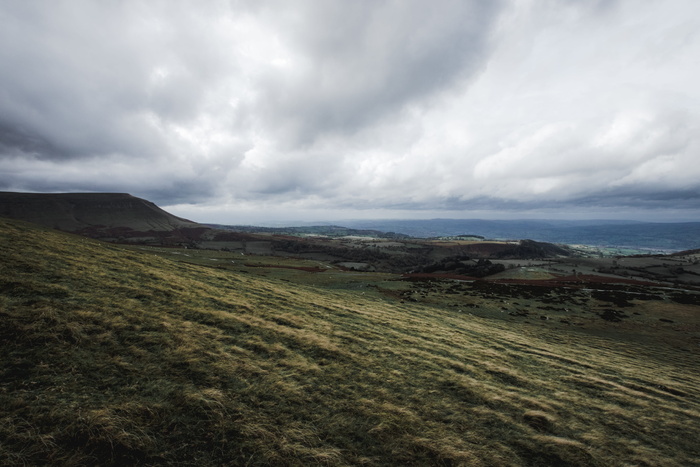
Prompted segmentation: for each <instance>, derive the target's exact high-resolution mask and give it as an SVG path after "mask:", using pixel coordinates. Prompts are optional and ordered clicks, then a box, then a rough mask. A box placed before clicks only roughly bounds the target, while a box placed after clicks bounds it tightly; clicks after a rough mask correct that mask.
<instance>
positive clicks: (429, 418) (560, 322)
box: [0, 218, 700, 467]
mask: <svg viewBox="0 0 700 467" xmlns="http://www.w3.org/2000/svg"><path fill="white" fill-rule="evenodd" d="M135 224H138V222H136V223H135ZM135 224H134V225H135ZM197 228H198V229H199V227H197ZM208 229H211V228H208ZM92 232H93V233H94V232H95V230H93V231H92ZM170 232H172V231H170ZM198 232H200V233H203V234H205V235H199V236H197V237H190V238H189V239H186V240H184V241H180V242H177V241H174V238H175V237H170V239H168V240H167V241H164V239H166V237H159V236H158V234H153V235H151V237H150V238H145V237H141V238H139V239H138V240H133V238H136V237H132V239H131V240H128V241H124V239H122V240H121V241H115V240H118V239H112V240H113V241H111V242H105V241H104V240H97V239H93V238H88V237H86V236H81V235H76V234H74V233H67V232H60V231H57V230H54V229H51V228H49V227H46V226H40V225H37V224H32V223H28V222H24V221H22V220H13V219H2V218H0V322H1V323H2V326H0V355H2V357H1V358H2V360H1V361H0V439H2V440H3V441H2V443H1V444H0V463H2V464H5V465H47V464H53V465H86V466H87V465H137V464H143V465H338V466H340V465H374V466H386V465H464V466H493V465H516V466H541V465H571V466H618V465H619V466H624V465H640V466H657V465H664V466H679V467H680V466H688V465H700V447H699V446H698V445H697V442H696V441H695V440H696V439H697V437H698V436H700V402H699V401H700V389H699V388H700V376H698V375H699V374H698V371H697V370H698V368H700V313H699V311H700V306H699V305H700V284H699V283H698V281H697V278H698V277H700V276H698V273H699V272H700V271H698V260H699V259H700V256H699V253H698V252H697V251H686V252H679V253H676V254H672V255H638V256H621V255H619V254H618V252H617V251H610V250H605V249H602V248H591V247H584V246H567V245H553V244H547V243H544V242H535V241H528V240H523V241H504V240H488V239H486V238H479V237H477V236H469V237H466V236H457V237H452V238H432V239H419V238H413V237H406V236H400V235H396V234H394V235H386V234H383V233H379V234H377V233H375V232H357V231H350V230H345V231H341V232H338V231H336V232H335V234H331V233H328V232H326V233H321V232H318V231H317V232H313V233H309V232H296V233H295V234H293V235H292V234H290V232H285V233H280V232H270V231H260V232H234V231H226V230H224V229H212V230H206V229H202V230H198ZM207 242H211V243H207Z"/></svg>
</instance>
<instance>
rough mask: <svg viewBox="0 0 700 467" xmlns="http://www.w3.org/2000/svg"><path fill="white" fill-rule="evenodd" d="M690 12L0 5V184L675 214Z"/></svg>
mask: <svg viewBox="0 0 700 467" xmlns="http://www.w3.org/2000/svg"><path fill="white" fill-rule="evenodd" d="M699 13H700V5H698V4H697V3H696V2H694V1H691V0H672V1H668V2H658V1H653V0H639V1H632V0H620V1H593V0H592V1H579V2H570V1H564V0H561V1H557V0H555V1H551V0H512V1H503V2H482V1H476V0H475V1H445V2H440V3H438V4H431V5H430V7H429V8H428V7H427V6H426V4H425V3H424V2H420V1H405V2H393V1H369V0H366V1H358V2H352V3H348V2H344V1H340V0H338V1H327V2H320V3H319V2H311V1H306V0H298V1H293V2H286V1H285V2H277V1H269V2H244V1H241V2H226V1H223V0H221V1H214V2H207V3H205V4H202V3H198V2H190V1H178V2H146V3H144V2H138V1H125V2H117V3H112V2H108V3H96V2H88V1H71V2H68V1H57V2H51V4H50V5H49V4H46V3H40V2H25V1H7V2H3V3H2V4H0V21H2V24H3V28H2V29H0V60H1V61H2V63H3V67H2V68H0V189H4V190H34V191H45V190H49V191H75V190H95V191H130V192H132V193H133V194H135V195H137V196H143V197H147V198H149V199H152V200H153V201H155V202H157V203H159V204H161V205H176V204H177V205H179V206H185V205H188V206H190V207H189V208H187V209H189V210H190V211H191V212H197V209H201V212H202V215H203V216H204V215H208V214H212V213H213V212H217V213H223V212H231V213H234V212H239V213H240V212H243V211H240V210H237V208H236V206H246V208H245V209H248V210H249V211H246V212H252V213H262V214H260V215H264V213H267V214H268V215H270V216H272V215H285V216H286V215H287V214H289V215H290V216H291V215H292V214H290V213H291V212H298V213H304V216H312V214H311V213H313V212H316V213H326V214H329V213H330V214H338V213H339V212H340V211H343V210H349V211H348V212H350V211H352V212H355V213H358V212H362V211H363V210H365V211H366V212H370V211H371V212H373V213H376V214H381V213H385V214H386V213H388V212H394V213H396V212H398V211H396V210H397V209H398V210H404V211H403V212H405V213H406V215H407V216H409V215H410V212H409V211H410V210H416V209H419V210H424V211H425V212H433V213H439V212H440V211H441V210H442V212H444V213H448V212H449V213H451V215H455V212H459V211H458V210H460V209H464V210H470V209H477V208H478V209H486V210H488V209H493V210H499V209H516V208H517V209H527V210H535V211H536V210H537V209H539V208H542V209H545V208H547V209H549V208H551V207H552V206H559V207H560V208H561V209H563V210H564V211H566V209H567V206H570V209H581V206H582V205H584V204H589V205H590V204H598V205H601V206H603V205H605V206H615V205H618V206H620V209H631V208H633V207H634V208H635V209H637V208H639V209H644V207H645V206H647V207H649V208H653V209H658V208H659V206H660V205H659V203H660V202H661V201H659V200H663V202H664V203H667V205H668V207H669V209H671V207H673V208H677V207H678V206H680V205H683V206H686V207H688V209H691V208H692V206H693V204H694V202H697V201H699V200H698V199H697V197H700V182H698V180H700V164H698V159H697V158H698V154H699V153H698V150H699V149H700V144H699V143H698V138H700V136H698V135H700V131H698V130H700V98H699V97H700V96H699V93H698V90H697V84H696V83H695V81H696V80H697V76H700V60H698V58H697V57H700V33H699V32H698V31H700V14H699ZM694 196H695V198H693V197H694ZM676 198H677V199H676ZM693 199H695V201H693ZM188 203H189V204H188ZM674 203H677V205H674ZM197 206H199V208H198V207H197ZM244 211H245V210H244ZM217 215H219V214H217ZM222 215H223V214H222ZM233 215H234V214H232V216H233ZM415 215H419V214H415ZM314 217H315V216H314ZM316 218H318V217H316ZM198 220H203V221H206V220H207V219H204V218H201V219H198ZM231 221H232V222H233V221H235V219H232V220H231Z"/></svg>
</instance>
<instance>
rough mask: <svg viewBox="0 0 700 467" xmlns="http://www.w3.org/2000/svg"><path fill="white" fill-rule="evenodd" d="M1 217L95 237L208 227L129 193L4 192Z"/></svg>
mask: <svg viewBox="0 0 700 467" xmlns="http://www.w3.org/2000/svg"><path fill="white" fill-rule="evenodd" d="M0 217H9V218H13V219H19V220H23V221H27V222H33V223H35V224H39V225H43V226H46V227H50V228H54V229H58V230H63V231H66V232H75V233H81V234H84V235H89V236H95V237H109V236H129V237H132V236H134V235H138V234H140V233H149V234H153V233H154V232H158V233H172V232H176V231H181V230H183V229H185V230H191V229H203V228H205V227H204V226H202V225H200V224H198V223H196V222H192V221H190V220H187V219H182V218H180V217H177V216H174V215H172V214H170V213H168V212H166V211H164V210H162V209H161V208H159V207H158V206H156V205H155V204H153V203H152V202H150V201H147V200H145V199H141V198H137V197H135V196H132V195H130V194H128V193H15V192H0Z"/></svg>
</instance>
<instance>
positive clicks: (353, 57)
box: [261, 0, 502, 143]
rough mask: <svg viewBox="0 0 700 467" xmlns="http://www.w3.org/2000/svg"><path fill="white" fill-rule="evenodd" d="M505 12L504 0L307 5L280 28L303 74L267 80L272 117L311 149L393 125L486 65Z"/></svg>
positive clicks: (267, 106) (367, 0)
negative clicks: (327, 137) (325, 138)
mask: <svg viewBox="0 0 700 467" xmlns="http://www.w3.org/2000/svg"><path fill="white" fill-rule="evenodd" d="M501 9H502V2H498V1H494V2H465V1H446V2H442V3H441V4H440V6H439V7H437V6H436V5H426V4H425V3H424V2H421V1H406V2H375V1H371V0H364V1H359V2H352V3H351V4H348V3H343V2H321V3H318V2H301V8H300V10H301V11H300V12H299V13H298V14H297V15H294V16H293V17H292V18H286V17H285V18H283V21H281V22H280V27H281V28H282V30H283V31H284V32H286V33H288V36H287V38H288V39H291V40H292V41H294V45H295V46H296V47H297V48H296V50H295V54H296V55H293V56H291V57H290V58H289V60H290V61H291V62H292V63H293V65H292V66H298V68H296V69H294V70H292V72H291V76H290V75H285V74H275V75H272V76H269V77H268V80H267V81H266V82H265V88H264V92H265V94H264V97H263V98H262V100H261V101H262V102H261V104H263V106H264V108H265V109H266V113H267V118H269V121H270V123H271V124H273V125H277V126H279V125H282V126H283V127H284V128H287V129H288V131H289V133H290V137H291V139H292V141H294V142H301V143H309V142H311V141H313V140H314V139H315V138H316V137H317V136H318V135H323V134H326V133H327V132H340V133H350V134H352V133H354V132H356V131H357V130H359V129H362V128H364V127H366V126H370V125H372V124H374V123H376V121H377V120H378V119H381V118H385V117H387V116H389V117H391V116H393V117H396V114H397V113H399V112H400V111H401V109H403V108H405V107H406V106H409V105H412V104H415V103H416V102H417V101H420V100H421V99H425V98H428V97H430V96H432V95H434V94H435V93H438V92H440V91H443V90H445V89H446V88H447V87H449V86H452V85H454V84H455V83H457V82H459V83H460V84H461V83H463V82H464V81H468V80H470V78H471V77H472V75H473V74H474V73H476V72H478V71H479V70H480V69H481V68H482V67H483V66H484V64H485V60H486V59H487V58H488V51H489V47H490V46H491V44H490V37H491V33H492V29H493V27H494V24H495V21H496V20H497V18H498V14H499V12H500V11H501ZM297 62H298V63H297Z"/></svg>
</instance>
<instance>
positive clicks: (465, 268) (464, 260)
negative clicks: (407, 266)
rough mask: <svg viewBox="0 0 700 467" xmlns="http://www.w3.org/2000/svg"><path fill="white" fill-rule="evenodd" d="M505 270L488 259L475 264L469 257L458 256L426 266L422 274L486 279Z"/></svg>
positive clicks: (422, 269)
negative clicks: (438, 273)
mask: <svg viewBox="0 0 700 467" xmlns="http://www.w3.org/2000/svg"><path fill="white" fill-rule="evenodd" d="M505 269H506V268H505V266H504V265H502V264H495V263H492V262H491V261H489V260H488V259H479V260H477V261H476V262H474V261H471V259H470V258H469V257H468V256H465V255H457V256H449V257H447V258H443V259H442V260H440V261H438V262H436V263H432V264H429V265H427V266H424V267H423V268H421V270H420V272H425V273H432V272H445V273H452V274H459V275H463V276H472V277H485V276H490V275H492V274H496V273H499V272H502V271H505Z"/></svg>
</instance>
